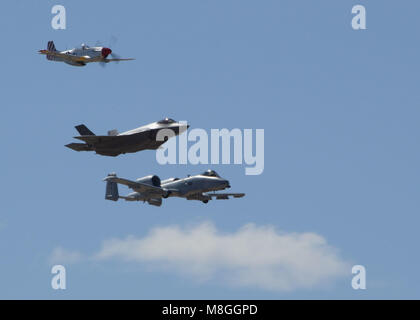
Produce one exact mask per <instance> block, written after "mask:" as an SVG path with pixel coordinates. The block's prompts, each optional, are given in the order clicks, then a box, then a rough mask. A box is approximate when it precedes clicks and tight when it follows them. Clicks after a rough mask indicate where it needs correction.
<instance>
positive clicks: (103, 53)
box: [102, 48, 112, 58]
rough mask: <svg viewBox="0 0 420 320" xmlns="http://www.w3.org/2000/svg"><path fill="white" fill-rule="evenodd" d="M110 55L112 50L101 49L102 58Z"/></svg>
mask: <svg viewBox="0 0 420 320" xmlns="http://www.w3.org/2000/svg"><path fill="white" fill-rule="evenodd" d="M111 53H112V50H111V49H109V48H102V57H104V58H106V57H108V56H109V55H110V54H111Z"/></svg>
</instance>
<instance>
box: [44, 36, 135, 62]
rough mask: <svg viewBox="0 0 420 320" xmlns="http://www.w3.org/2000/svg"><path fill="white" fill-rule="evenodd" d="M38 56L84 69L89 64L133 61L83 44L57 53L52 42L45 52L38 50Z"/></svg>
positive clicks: (103, 49)
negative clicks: (42, 55) (44, 56)
mask: <svg viewBox="0 0 420 320" xmlns="http://www.w3.org/2000/svg"><path fill="white" fill-rule="evenodd" d="M38 52H39V53H40V54H45V55H46V56H47V60H51V61H61V62H65V63H67V64H70V65H72V66H76V67H84V66H85V65H86V64H87V63H90V62H100V63H102V64H105V63H108V62H111V61H116V62H118V61H128V60H134V59H132V58H129V59H121V58H119V57H118V56H117V55H115V54H113V53H112V50H111V49H109V48H106V47H88V46H87V45H85V44H82V46H81V47H80V48H74V49H70V50H65V51H57V49H56V48H55V45H54V42H53V41H48V46H47V50H39V51H38ZM109 55H111V57H113V58H111V59H108V56H109Z"/></svg>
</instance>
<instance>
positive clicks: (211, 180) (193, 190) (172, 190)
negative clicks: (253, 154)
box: [127, 175, 230, 201]
mask: <svg viewBox="0 0 420 320" xmlns="http://www.w3.org/2000/svg"><path fill="white" fill-rule="evenodd" d="M161 187H162V188H163V189H166V190H168V196H169V197H181V198H190V197H194V196H195V195H197V194H202V193H205V192H212V191H219V190H224V189H226V188H230V184H229V181H228V180H226V179H223V178H221V177H219V176H217V177H210V176H204V175H195V176H189V177H186V178H182V179H178V178H171V179H167V180H164V181H162V183H161ZM150 196H151V195H150V193H144V194H142V193H140V192H132V193H130V194H128V196H127V197H128V198H131V199H132V200H133V201H144V200H147V199H149V198H150Z"/></svg>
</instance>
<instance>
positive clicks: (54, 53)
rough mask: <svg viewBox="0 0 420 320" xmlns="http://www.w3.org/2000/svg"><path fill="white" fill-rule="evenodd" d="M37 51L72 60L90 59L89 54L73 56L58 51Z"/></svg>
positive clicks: (83, 60)
mask: <svg viewBox="0 0 420 320" xmlns="http://www.w3.org/2000/svg"><path fill="white" fill-rule="evenodd" d="M38 52H39V53H40V54H46V55H48V56H54V57H58V58H61V59H64V60H68V61H74V62H86V61H88V60H89V59H90V57H89V56H75V55H73V54H66V53H61V52H59V51H49V50H39V51H38Z"/></svg>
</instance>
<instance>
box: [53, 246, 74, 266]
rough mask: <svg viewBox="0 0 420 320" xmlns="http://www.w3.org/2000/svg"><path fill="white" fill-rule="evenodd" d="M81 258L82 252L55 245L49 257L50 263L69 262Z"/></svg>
mask: <svg viewBox="0 0 420 320" xmlns="http://www.w3.org/2000/svg"><path fill="white" fill-rule="evenodd" d="M81 260H82V254H81V253H80V252H78V251H68V250H66V249H63V248H61V247H56V248H55V249H54V250H53V252H52V253H51V256H50V258H49V263H50V264H71V263H77V262H79V261H81Z"/></svg>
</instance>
